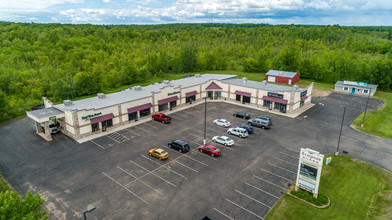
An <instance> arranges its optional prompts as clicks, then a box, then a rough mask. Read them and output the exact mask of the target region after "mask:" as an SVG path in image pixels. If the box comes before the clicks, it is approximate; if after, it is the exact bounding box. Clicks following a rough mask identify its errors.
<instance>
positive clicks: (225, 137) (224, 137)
mask: <svg viewBox="0 0 392 220" xmlns="http://www.w3.org/2000/svg"><path fill="white" fill-rule="evenodd" d="M220 137H221V138H223V139H228V138H229V137H227V136H220Z"/></svg>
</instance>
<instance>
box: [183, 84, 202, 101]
mask: <svg viewBox="0 0 392 220" xmlns="http://www.w3.org/2000/svg"><path fill="white" fill-rule="evenodd" d="M193 91H196V92H197V94H196V100H198V99H200V96H201V94H200V85H196V86H191V87H187V88H183V89H182V90H181V97H182V100H181V103H182V104H184V103H185V101H186V93H188V92H193ZM178 98H180V97H178Z"/></svg>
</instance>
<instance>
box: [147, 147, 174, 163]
mask: <svg viewBox="0 0 392 220" xmlns="http://www.w3.org/2000/svg"><path fill="white" fill-rule="evenodd" d="M148 154H149V155H150V156H153V157H156V158H158V159H159V160H166V159H167V158H169V153H168V152H166V151H165V150H163V149H161V148H153V149H151V150H150V151H148Z"/></svg>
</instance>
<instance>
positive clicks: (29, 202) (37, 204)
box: [0, 190, 48, 220]
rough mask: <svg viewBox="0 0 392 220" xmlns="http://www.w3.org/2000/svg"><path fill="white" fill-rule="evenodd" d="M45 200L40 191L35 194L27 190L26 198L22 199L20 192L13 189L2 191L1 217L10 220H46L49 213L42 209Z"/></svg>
mask: <svg viewBox="0 0 392 220" xmlns="http://www.w3.org/2000/svg"><path fill="white" fill-rule="evenodd" d="M44 202H45V201H44V200H43V199H42V198H41V196H40V195H39V193H37V194H36V195H33V194H32V193H31V191H28V192H27V195H26V197H25V199H21V198H20V196H19V195H18V194H16V193H15V192H14V191H12V190H7V191H5V192H1V193H0V219H10V220H19V219H22V220H27V219H39V220H46V219H48V215H47V214H46V211H44V210H43V209H42V205H43V204H44Z"/></svg>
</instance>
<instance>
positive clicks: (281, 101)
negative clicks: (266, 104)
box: [263, 96, 287, 104]
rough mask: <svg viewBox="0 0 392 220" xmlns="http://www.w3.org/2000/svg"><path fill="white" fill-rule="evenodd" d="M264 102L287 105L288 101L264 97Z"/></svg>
mask: <svg viewBox="0 0 392 220" xmlns="http://www.w3.org/2000/svg"><path fill="white" fill-rule="evenodd" d="M263 100H267V101H271V102H277V103H282V104H287V100H286V99H280V98H274V97H269V96H263Z"/></svg>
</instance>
